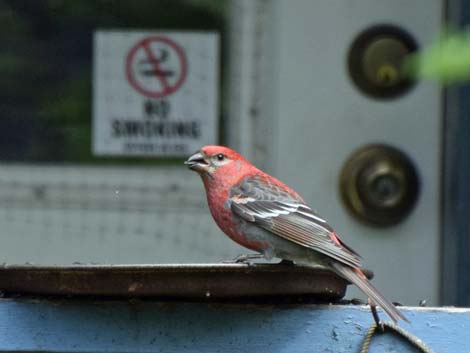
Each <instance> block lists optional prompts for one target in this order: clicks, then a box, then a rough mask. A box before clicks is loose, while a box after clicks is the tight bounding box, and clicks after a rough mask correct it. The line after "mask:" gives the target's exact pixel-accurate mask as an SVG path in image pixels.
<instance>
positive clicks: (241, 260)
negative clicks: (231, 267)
mask: <svg viewBox="0 0 470 353" xmlns="http://www.w3.org/2000/svg"><path fill="white" fill-rule="evenodd" d="M262 258H264V256H263V254H244V255H238V256H236V257H235V258H233V259H231V260H224V261H223V263H228V264H248V265H253V262H252V261H251V260H258V259H262Z"/></svg>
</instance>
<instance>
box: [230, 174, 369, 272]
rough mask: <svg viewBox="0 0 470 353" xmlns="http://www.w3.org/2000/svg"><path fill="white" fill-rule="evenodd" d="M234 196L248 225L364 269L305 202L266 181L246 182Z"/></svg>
mask: <svg viewBox="0 0 470 353" xmlns="http://www.w3.org/2000/svg"><path fill="white" fill-rule="evenodd" d="M230 196H231V197H230V207H231V209H232V211H233V212H234V214H235V215H237V216H239V217H240V218H242V219H244V220H245V221H247V222H250V223H254V224H257V225H259V226H260V227H262V228H264V229H266V230H268V231H270V232H271V233H273V234H275V235H277V236H280V237H282V238H284V239H286V240H290V241H292V242H294V243H296V244H298V245H301V246H304V247H307V248H310V249H312V250H315V251H318V252H320V253H323V254H325V255H328V256H330V257H332V258H334V259H336V260H338V261H340V262H342V263H344V264H346V265H349V266H353V267H355V266H361V262H362V259H361V257H360V256H359V255H358V254H357V253H356V252H355V251H354V250H352V249H351V248H349V247H348V246H347V245H345V244H344V243H342V242H341V240H339V239H338V238H337V237H336V236H335V234H334V231H333V229H332V228H331V227H330V226H329V225H328V223H327V222H326V221H325V220H324V219H323V218H321V217H320V216H319V215H318V214H316V213H315V212H314V211H313V210H312V209H310V207H308V206H307V205H306V204H305V203H304V202H303V201H302V200H300V199H298V198H296V197H294V196H292V195H291V194H289V193H287V192H285V191H284V190H282V189H280V188H279V187H278V186H276V185H274V184H271V183H269V182H267V181H266V180H265V179H261V178H260V177H256V176H255V177H249V178H246V179H244V180H243V181H242V182H241V183H240V184H239V185H237V186H235V187H234V188H233V189H232V191H231V194H230Z"/></svg>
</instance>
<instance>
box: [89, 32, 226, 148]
mask: <svg viewBox="0 0 470 353" xmlns="http://www.w3.org/2000/svg"><path fill="white" fill-rule="evenodd" d="M218 59H219V45H218V35H217V34H216V33H207V32H203V33H202V32H135V31H129V32H127V31H97V32H96V33H95V34H94V57H93V69H94V70H93V152H94V153H95V154H96V155H111V156H112V155H116V156H118V155H124V156H185V155H187V154H188V153H191V152H193V151H194V150H196V149H198V148H199V147H200V146H201V145H205V144H214V143H217V140H216V136H217V135H218V134H217V115H218V114H217V98H218V91H217V87H218V79H219V78H218V65H219V63H218Z"/></svg>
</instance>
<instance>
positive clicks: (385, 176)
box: [340, 144, 419, 226]
mask: <svg viewBox="0 0 470 353" xmlns="http://www.w3.org/2000/svg"><path fill="white" fill-rule="evenodd" d="M340 193H341V198H342V200H343V202H344V204H345V206H346V208H347V209H348V211H349V212H350V213H351V214H352V215H353V216H354V217H355V218H357V219H358V220H359V221H361V222H364V223H367V224H370V225H375V226H391V225H395V224H398V223H400V222H401V221H403V220H404V219H405V218H406V217H407V216H408V215H409V214H410V212H411V211H412V209H413V208H414V205H415V204H416V200H417V199H418V194H419V179H418V173H417V171H416V168H415V166H414V164H413V163H412V161H411V160H410V159H409V158H408V157H407V156H406V154H405V153H403V152H401V151H400V150H398V149H396V148H394V147H391V146H387V145H378V144H377V145H368V146H365V147H363V148H361V149H359V150H357V151H356V152H354V153H353V154H352V155H351V156H350V157H349V159H348V160H347V161H346V163H345V164H344V166H343V169H342V171H341V176H340Z"/></svg>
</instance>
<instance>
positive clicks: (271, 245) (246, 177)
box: [186, 146, 408, 321]
mask: <svg viewBox="0 0 470 353" xmlns="http://www.w3.org/2000/svg"><path fill="white" fill-rule="evenodd" d="M186 164H187V165H188V166H189V168H190V169H192V170H194V171H196V172H197V173H198V174H200V176H201V178H202V181H203V183H204V187H205V189H206V194H207V201H208V205H209V209H210V212H211V214H212V217H213V218H214V220H215V222H216V223H217V225H218V226H219V227H220V229H221V230H222V231H223V232H224V233H225V234H227V235H228V236H229V237H230V238H231V239H233V240H234V241H236V242H237V243H239V244H240V245H242V246H244V247H246V248H249V249H251V250H254V251H257V252H259V253H261V254H263V255H264V256H265V257H266V258H271V257H273V256H275V257H279V258H283V259H288V260H293V261H295V262H297V263H300V264H303V265H307V266H308V265H312V264H314V263H317V264H321V265H323V266H326V267H328V268H329V269H331V270H332V271H334V272H336V273H337V274H338V275H340V276H341V277H344V278H346V279H347V280H349V281H350V282H352V283H354V284H355V285H356V286H358V287H359V289H361V290H362V291H363V292H364V293H365V294H366V295H367V296H368V297H369V298H370V300H371V301H372V302H373V303H374V304H377V305H379V306H380V307H381V308H382V309H383V310H384V311H385V312H386V313H387V314H388V315H389V316H390V317H391V318H392V320H394V321H397V320H400V319H401V320H405V321H408V320H407V319H406V318H405V316H404V315H403V314H402V313H401V312H400V311H399V310H398V309H396V308H395V306H394V305H393V304H392V303H391V302H390V301H388V300H387V299H386V298H385V297H384V296H383V295H382V294H381V293H380V292H379V291H378V290H377V289H376V288H375V287H374V286H373V285H372V284H371V283H370V282H369V281H368V280H367V278H366V276H365V275H364V274H363V272H362V271H361V265H362V259H361V257H360V256H359V255H358V254H357V253H356V252H355V251H354V250H352V249H351V248H350V247H348V246H347V245H346V244H345V243H344V242H343V241H342V240H341V239H340V238H339V237H338V235H337V234H336V233H335V232H334V231H333V229H332V228H331V226H330V225H329V224H328V223H327V222H326V221H325V220H324V219H323V218H321V217H320V216H319V215H318V214H316V213H315V212H314V211H313V210H312V209H311V208H310V207H309V206H308V205H307V204H306V203H305V201H304V200H303V199H302V198H301V197H300V195H299V194H297V193H296V192H295V191H294V190H293V189H291V188H290V187H288V186H287V185H285V184H283V183H282V182H281V181H279V180H277V179H276V178H274V177H272V176H270V175H268V174H266V173H264V172H263V171H261V170H259V169H258V168H256V167H255V166H253V165H252V164H251V163H250V162H248V161H247V160H246V159H245V158H243V157H242V156H241V155H240V154H238V153H237V152H235V151H233V150H231V149H229V148H227V147H223V146H205V147H203V148H202V149H201V150H200V151H199V152H197V153H195V154H194V155H192V156H191V157H190V158H189V159H188V160H187V161H186Z"/></svg>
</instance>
